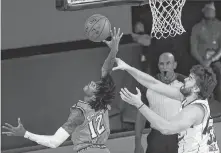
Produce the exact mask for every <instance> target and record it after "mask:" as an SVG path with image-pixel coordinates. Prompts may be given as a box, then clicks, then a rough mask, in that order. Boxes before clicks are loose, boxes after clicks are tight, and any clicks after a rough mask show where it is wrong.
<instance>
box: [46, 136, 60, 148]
mask: <svg viewBox="0 0 221 153" xmlns="http://www.w3.org/2000/svg"><path fill="white" fill-rule="evenodd" d="M62 143H63V142H61V141H59V140H56V139H55V138H54V139H52V140H51V141H50V145H49V147H50V148H58V147H59V146H60V145H61V144H62Z"/></svg>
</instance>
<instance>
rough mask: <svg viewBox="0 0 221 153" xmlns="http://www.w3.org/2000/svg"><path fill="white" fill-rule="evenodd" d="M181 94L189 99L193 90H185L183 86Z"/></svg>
mask: <svg viewBox="0 0 221 153" xmlns="http://www.w3.org/2000/svg"><path fill="white" fill-rule="evenodd" d="M180 92H181V93H182V94H183V95H184V97H187V96H189V95H191V88H185V86H182V87H181V88H180Z"/></svg>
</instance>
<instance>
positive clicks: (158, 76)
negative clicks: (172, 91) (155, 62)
mask: <svg viewBox="0 0 221 153" xmlns="http://www.w3.org/2000/svg"><path fill="white" fill-rule="evenodd" d="M156 78H157V80H160V81H161V82H163V83H166V84H171V83H172V82H173V81H175V80H177V74H176V73H175V74H174V76H173V78H172V79H171V80H168V81H166V80H163V79H162V78H161V77H160V73H158V74H157V75H156Z"/></svg>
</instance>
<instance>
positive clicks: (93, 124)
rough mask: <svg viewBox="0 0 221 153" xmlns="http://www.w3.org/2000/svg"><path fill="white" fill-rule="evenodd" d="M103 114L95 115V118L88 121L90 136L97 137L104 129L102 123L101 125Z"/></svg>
mask: <svg viewBox="0 0 221 153" xmlns="http://www.w3.org/2000/svg"><path fill="white" fill-rule="evenodd" d="M102 121H103V115H102V114H100V115H98V116H97V117H96V119H95V120H91V121H90V122H89V130H90V132H91V138H92V139H94V138H97V137H98V136H99V135H101V134H102V133H103V132H104V131H105V127H104V125H102Z"/></svg>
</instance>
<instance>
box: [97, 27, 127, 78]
mask: <svg viewBox="0 0 221 153" xmlns="http://www.w3.org/2000/svg"><path fill="white" fill-rule="evenodd" d="M110 33H111V37H112V38H111V41H106V40H104V41H103V42H104V43H106V44H107V46H108V47H109V48H110V49H111V51H110V53H109V55H108V57H107V58H106V60H105V61H104V64H103V66H102V70H101V76H102V77H105V76H106V75H107V74H108V73H110V72H111V71H112V68H113V66H114V63H115V58H116V55H117V53H118V47H119V42H120V39H121V37H122V36H123V33H121V32H120V28H119V29H118V31H116V28H115V27H114V31H113V32H112V31H111V32H110Z"/></svg>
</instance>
